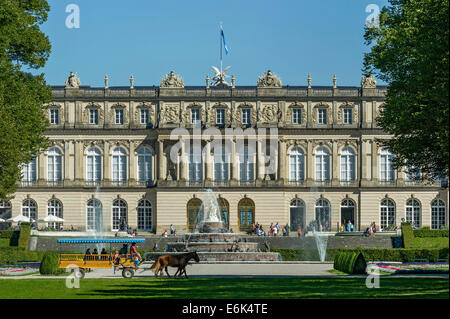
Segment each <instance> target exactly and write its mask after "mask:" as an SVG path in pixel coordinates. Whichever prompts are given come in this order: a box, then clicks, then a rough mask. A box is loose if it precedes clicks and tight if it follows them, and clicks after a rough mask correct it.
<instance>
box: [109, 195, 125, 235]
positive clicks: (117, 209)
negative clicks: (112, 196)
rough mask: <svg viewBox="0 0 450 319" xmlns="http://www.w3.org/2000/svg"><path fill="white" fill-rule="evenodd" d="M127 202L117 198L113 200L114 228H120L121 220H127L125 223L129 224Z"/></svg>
mask: <svg viewBox="0 0 450 319" xmlns="http://www.w3.org/2000/svg"><path fill="white" fill-rule="evenodd" d="M127 217H128V216H127V204H126V203H125V201H123V200H121V199H116V200H115V201H113V206H112V230H119V226H120V223H121V220H122V219H124V220H125V225H128V218H127Z"/></svg>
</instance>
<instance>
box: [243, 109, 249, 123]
mask: <svg viewBox="0 0 450 319" xmlns="http://www.w3.org/2000/svg"><path fill="white" fill-rule="evenodd" d="M250 119H251V109H242V118H241V121H242V124H243V125H250V124H251V121H250Z"/></svg>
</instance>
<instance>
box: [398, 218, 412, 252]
mask: <svg viewBox="0 0 450 319" xmlns="http://www.w3.org/2000/svg"><path fill="white" fill-rule="evenodd" d="M401 227H402V240H403V247H404V248H412V247H414V232H413V229H412V226H411V223H402V224H401Z"/></svg>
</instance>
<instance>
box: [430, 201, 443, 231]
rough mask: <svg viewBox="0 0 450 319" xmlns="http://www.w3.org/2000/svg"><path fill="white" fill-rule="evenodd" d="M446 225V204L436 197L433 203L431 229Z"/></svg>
mask: <svg viewBox="0 0 450 319" xmlns="http://www.w3.org/2000/svg"><path fill="white" fill-rule="evenodd" d="M442 226H445V204H444V202H443V201H442V200H440V199H436V200H434V201H433V202H432V203H431V229H440V228H441V227H442Z"/></svg>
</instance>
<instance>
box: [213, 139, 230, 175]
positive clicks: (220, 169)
mask: <svg viewBox="0 0 450 319" xmlns="http://www.w3.org/2000/svg"><path fill="white" fill-rule="evenodd" d="M214 180H215V181H226V180H228V161H227V154H226V152H225V147H220V148H216V150H214Z"/></svg>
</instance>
